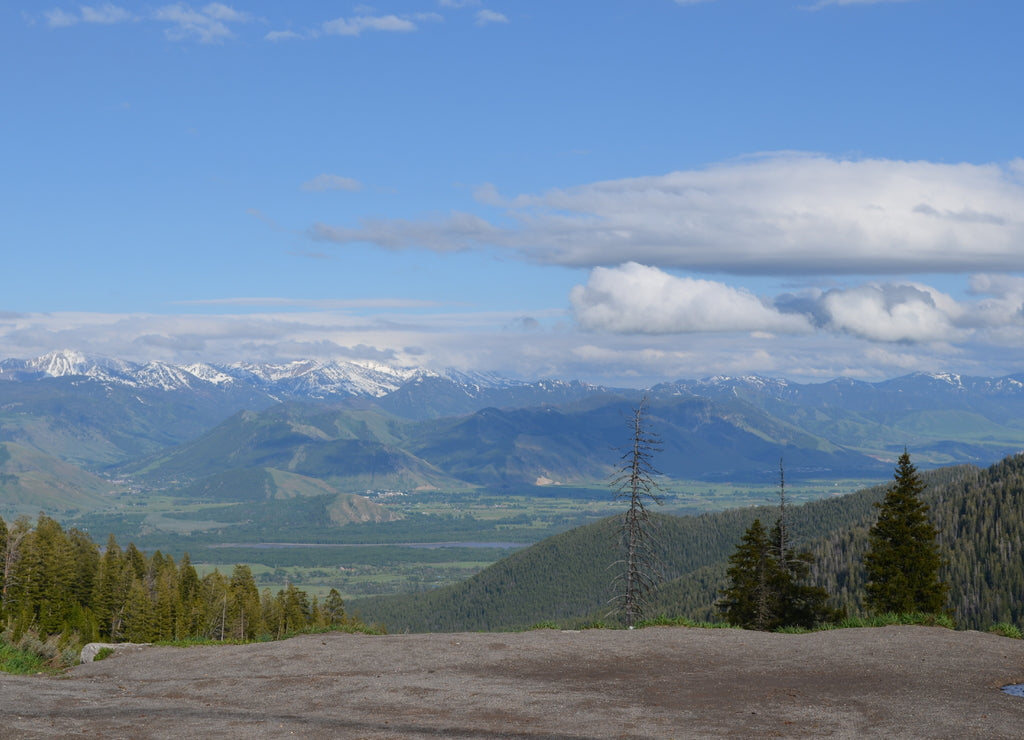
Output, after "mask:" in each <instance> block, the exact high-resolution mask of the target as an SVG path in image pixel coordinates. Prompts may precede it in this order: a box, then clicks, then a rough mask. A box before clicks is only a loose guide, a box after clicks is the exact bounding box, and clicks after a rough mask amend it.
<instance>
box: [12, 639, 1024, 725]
mask: <svg viewBox="0 0 1024 740" xmlns="http://www.w3.org/2000/svg"><path fill="white" fill-rule="evenodd" d="M1021 682H1024V641H1021V640H1011V639H1008V638H1004V637H998V636H995V635H988V634H982V633H979V632H954V631H951V630H946V629H942V628H937V627H936V628H932V627H882V628H872V629H846V630H835V631H829V632H817V633H813V634H806V635H784V634H766V633H760V632H747V631H743V630H706V629H689V628H678V627H661V628H647V629H643V630H636V631H631V632H630V631H617V630H589V631H584V632H562V631H557V630H537V631H533V632H526V633H459V634H413V635H382V636H369V635H349V634H340V633H339V634H328V635H306V636H302V637H297V638H293V639H291V640H286V641H283V642H275V643H263V644H257V645H244V646H230V645H229V646H213V647H194V648H161V647H148V648H140V649H135V650H130V651H124V652H119V653H116V654H115V655H114V656H113V657H110V658H108V659H106V660H103V661H99V662H94V663H88V664H84V665H80V666H78V667H76V668H74V669H72V670H71V671H70V672H68V673H67V674H66V675H63V676H60V677H39V676H7V675H3V674H0V738H5V739H6V738H56V737H59V738H72V737H90V738H175V739H177V738H247V739H248V738H283V737H300V738H492V739H495V740H497V739H505V738H529V739H531V740H536V739H538V738H700V737H732V738H736V737H750V738H754V737H757V738H764V737H836V738H875V737H877V738H881V737H885V738H1022V737H1024V698H1020V697H1014V696H1010V695H1008V694H1006V693H1004V692H1002V691H1001V690H1000V687H1001V686H1003V685H1005V684H1010V683H1021Z"/></svg>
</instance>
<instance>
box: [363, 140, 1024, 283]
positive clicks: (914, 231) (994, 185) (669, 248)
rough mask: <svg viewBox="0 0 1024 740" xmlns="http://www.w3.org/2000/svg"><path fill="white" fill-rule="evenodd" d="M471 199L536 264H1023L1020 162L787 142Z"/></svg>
mask: <svg viewBox="0 0 1024 740" xmlns="http://www.w3.org/2000/svg"><path fill="white" fill-rule="evenodd" d="M477 196H478V197H479V198H481V200H482V202H483V203H484V204H485V205H489V206H492V207H501V208H504V209H505V211H506V215H507V216H508V217H509V219H510V220H511V221H512V222H513V225H512V226H511V227H504V228H500V229H499V228H497V227H492V228H491V234H490V237H491V239H492V241H491V242H490V243H491V244H497V245H501V246H504V247H507V248H509V249H513V250H515V251H517V252H518V253H520V254H521V255H522V256H524V257H526V258H528V259H530V260H532V261H535V262H538V263H544V264H560V265H569V266H577V267H588V266H595V265H615V264H620V263H622V262H626V261H635V262H640V263H642V264H648V265H655V266H660V267H666V268H677V269H687V270H698V271H719V272H725V273H733V274H776V275H782V274H814V273H818V274H821V273H825V274H912V273H954V272H982V271H1005V270H1020V269H1024V249H1021V245H1022V244H1024V172H1022V168H1021V166H1020V164H1019V162H1011V163H1010V164H1009V165H1007V166H1000V165H995V164H988V165H975V164H936V163H931V162H903V161H896V160H879V159H874V160H872V159H868V160H839V159H831V158H828V157H824V156H817V155H807V154H800V153H792V152H788V153H779V154H774V155H770V156H759V157H753V158H747V159H743V160H739V161H734V162H728V163H724V164H720V165H716V166H712V167H708V168H706V169H699V170H687V171H680V172H672V173H669V174H667V175H658V176H650V177H636V178H629V179H623V180H610V181H605V182H596V183H590V184H586V185H580V186H577V187H573V188H564V189H556V190H551V191H548V192H546V193H543V194H539V195H534V194H525V195H519V196H516V197H514V198H502V197H501V196H500V195H499V194H498V193H497V191H496V190H495V189H494V188H493V186H484V187H482V188H480V189H478V191H477ZM426 227H427V225H425V228H426ZM376 228H377V229H378V230H381V229H382V224H380V223H378V224H376ZM383 230H384V231H388V230H387V229H383ZM401 231H402V233H403V234H404V236H405V238H406V239H407V241H405V242H403V243H402V244H401V245H400V246H424V247H427V248H430V245H428V244H426V243H425V242H422V241H420V240H418V238H417V234H418V229H417V228H416V225H415V222H403V226H402V229H401ZM427 231H428V232H429V233H430V234H431V236H432V237H433V241H434V243H438V242H440V243H443V242H444V240H443V239H442V238H439V237H440V236H441V235H439V234H438V233H437V230H436V227H435V226H433V225H431V226H430V227H429V228H427ZM348 239H349V240H350V241H367V242H374V241H375V236H374V234H373V233H370V232H365V233H363V234H361V235H360V234H359V230H358V229H354V230H349V231H348ZM387 246H389V247H390V248H395V247H396V246H399V245H397V244H395V243H394V242H391V243H389V244H388V245H387Z"/></svg>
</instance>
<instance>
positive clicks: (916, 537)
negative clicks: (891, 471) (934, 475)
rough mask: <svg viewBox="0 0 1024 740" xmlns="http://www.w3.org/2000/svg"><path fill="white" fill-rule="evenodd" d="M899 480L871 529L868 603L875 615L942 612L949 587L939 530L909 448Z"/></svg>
mask: <svg viewBox="0 0 1024 740" xmlns="http://www.w3.org/2000/svg"><path fill="white" fill-rule="evenodd" d="M894 478H895V482H894V483H893V485H892V486H891V487H890V488H889V490H888V491H887V492H886V494H885V499H884V500H883V501H882V502H881V503H876V504H875V506H876V507H877V508H878V510H879V512H878V520H877V521H876V522H875V524H874V526H873V527H872V528H871V530H870V532H869V533H868V540H869V551H868V553H867V554H866V555H865V556H864V566H865V569H866V571H867V578H868V583H867V586H866V592H867V594H866V598H865V604H866V606H867V608H868V610H869V611H871V612H873V613H875V614H886V613H890V612H892V613H897V614H905V613H912V612H925V613H938V612H941V611H942V610H943V608H944V606H945V602H946V593H947V591H948V590H949V586H948V585H947V584H945V583H942V582H941V581H940V580H939V568H940V567H941V565H942V558H941V557H940V554H939V547H938V545H937V544H936V537H937V535H938V530H937V529H936V527H935V525H933V524H932V523H931V522H930V521H929V520H928V516H927V513H928V506H927V504H924V503H923V502H922V501H921V499H920V498H919V496H920V494H921V493H922V492H923V491H924V488H925V486H924V483H922V482H921V479H920V477H919V476H918V474H917V468H915V467H914V465H913V464H911V462H910V455H909V454H908V453H907V451H906V450H904V451H903V454H902V455H900V458H899V462H898V463H897V466H896V473H895V475H894Z"/></svg>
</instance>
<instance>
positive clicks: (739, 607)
mask: <svg viewBox="0 0 1024 740" xmlns="http://www.w3.org/2000/svg"><path fill="white" fill-rule="evenodd" d="M777 555H778V550H777V549H776V548H775V547H774V545H773V543H772V541H771V538H769V537H768V532H767V530H766V529H765V528H764V525H763V524H761V520H760V519H755V520H754V521H753V523H752V524H751V525H750V526H749V527H748V528H747V531H746V532H745V533H744V535H743V539H742V541H741V542H740V544H739V545H737V546H736V551H735V552H734V553H733V554H732V555H730V556H729V569H728V570H727V571H726V575H727V576H728V578H729V586H728V587H727V588H726V589H725V590H724V591H723V592H722V598H721V600H720V602H719V611H720V612H721V613H722V615H723V616H724V617H725V619H726V621H727V622H729V624H734V625H737V626H740V627H746V628H748V629H757V630H771V629H775V628H776V627H779V626H781V624H782V622H781V620H780V611H781V608H780V594H781V591H782V583H783V582H784V581H785V580H786V571H785V570H783V568H782V567H781V566H780V565H779V561H778V557H777Z"/></svg>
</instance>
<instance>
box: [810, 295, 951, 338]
mask: <svg viewBox="0 0 1024 740" xmlns="http://www.w3.org/2000/svg"><path fill="white" fill-rule="evenodd" d="M821 303H822V307H823V309H824V312H825V314H826V315H827V316H828V328H830V329H832V330H834V331H842V332H848V333H850V334H854V335H856V336H859V337H863V338H865V339H870V340H875V341H881V342H948V341H953V340H954V339H957V338H958V335H960V336H962V335H963V332H962V331H961V330H960V329H958V328H957V324H958V322H959V321H960V319H961V318H962V317H963V316H964V313H965V309H964V308H963V307H961V306H960V305H959V304H957V302H956V301H955V300H953V299H952V298H951V297H949V296H948V295H945V294H943V293H940V292H939V291H937V290H935V289H934V288H930V287H928V286H926V285H920V284H915V283H901V284H889V285H875V284H872V285H864V286H860V287H857V288H853V289H849V290H834V291H829V292H828V293H826V294H825V295H824V296H823V297H822V299H821Z"/></svg>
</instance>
